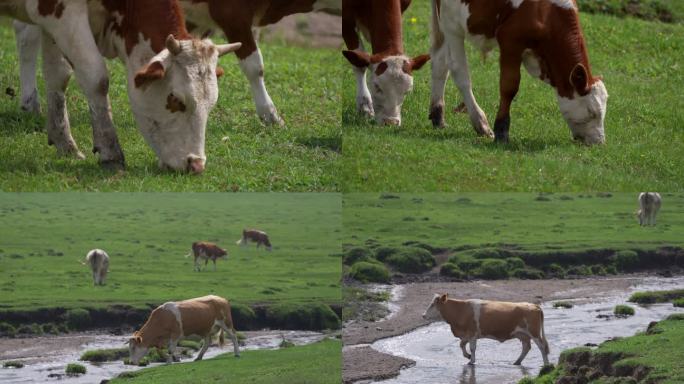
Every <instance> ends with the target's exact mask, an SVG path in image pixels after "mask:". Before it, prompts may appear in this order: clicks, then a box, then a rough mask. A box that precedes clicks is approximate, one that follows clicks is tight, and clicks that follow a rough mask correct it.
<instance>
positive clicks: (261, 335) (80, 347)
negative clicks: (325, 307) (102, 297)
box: [0, 330, 327, 384]
mask: <svg viewBox="0 0 684 384" xmlns="http://www.w3.org/2000/svg"><path fill="white" fill-rule="evenodd" d="M242 333H243V334H244V335H245V337H246V339H245V345H244V346H241V347H240V350H241V351H244V350H255V349H275V348H278V347H279V345H280V343H281V341H282V340H283V338H285V339H287V340H288V341H291V342H293V343H294V344H295V345H305V344H311V343H315V342H318V341H321V340H323V339H325V338H326V337H327V335H325V334H322V333H318V332H307V331H280V330H274V331H254V332H242ZM129 337H130V336H128V335H126V336H112V335H97V334H87V335H66V336H55V337H37V338H29V339H20V340H18V339H12V340H8V339H0V344H1V343H10V342H12V343H13V344H18V345H20V346H19V347H17V348H16V349H14V350H12V351H7V349H6V348H3V349H4V350H5V352H4V353H2V354H0V367H1V366H2V363H3V362H5V361H8V360H16V361H21V362H23V363H24V364H25V366H24V368H20V369H8V368H0V383H3V384H18V383H41V382H60V383H68V384H77V383H89V384H92V383H99V382H100V381H102V380H105V379H111V378H113V377H114V376H116V375H118V374H120V373H122V372H127V371H137V370H139V369H143V368H149V367H153V366H157V365H162V364H163V363H152V364H150V365H148V366H147V367H138V366H131V365H124V364H123V362H121V361H117V362H107V363H90V362H86V361H78V358H79V357H80V356H81V354H82V353H83V352H85V351H87V350H92V349H105V348H106V349H109V348H122V347H124V346H125V345H124V343H125V342H126V340H128V338H129ZM45 344H52V345H53V346H54V345H55V344H57V345H60V344H61V345H63V346H65V348H63V349H59V348H48V349H46V348H45V347H44V345H45ZM227 352H233V345H232V343H231V342H230V340H226V344H225V345H224V347H223V348H218V347H217V346H212V347H209V349H208V350H207V352H206V353H205V354H204V359H205V360H206V359H210V358H212V357H215V356H217V355H220V354H223V353H227ZM195 355H196V353H195V354H193V358H194V356H195ZM183 361H184V362H188V361H192V359H189V358H188V359H183ZM69 363H79V364H82V365H84V366H85V367H86V370H87V372H86V374H85V375H81V376H78V377H69V376H65V375H64V369H65V367H66V365H67V364H69Z"/></svg>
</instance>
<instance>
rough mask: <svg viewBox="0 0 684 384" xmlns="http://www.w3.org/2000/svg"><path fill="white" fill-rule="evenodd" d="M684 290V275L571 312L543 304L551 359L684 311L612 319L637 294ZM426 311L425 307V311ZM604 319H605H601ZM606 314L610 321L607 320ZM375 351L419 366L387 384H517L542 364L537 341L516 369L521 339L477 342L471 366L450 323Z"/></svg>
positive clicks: (579, 304) (663, 307)
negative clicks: (413, 362) (636, 292)
mask: <svg viewBox="0 0 684 384" xmlns="http://www.w3.org/2000/svg"><path fill="white" fill-rule="evenodd" d="M677 288H684V277H677V278H659V277H649V278H646V279H644V280H643V281H642V282H641V283H640V284H638V285H636V286H633V287H632V289H631V290H629V291H628V292H624V293H621V294H615V295H610V296H606V297H603V298H601V299H598V300H592V301H590V302H586V301H583V300H568V301H571V302H574V303H575V306H574V307H573V308H571V309H555V308H553V306H552V302H545V303H544V304H542V308H543V310H544V328H545V332H546V338H547V340H548V342H549V346H550V349H551V353H550V355H549V360H550V361H551V362H552V363H554V364H555V363H556V362H557V361H558V356H559V354H560V352H562V351H563V350H565V349H568V348H573V347H577V346H582V345H585V344H590V345H596V344H601V343H602V342H604V341H606V340H608V339H611V338H613V337H618V336H619V337H625V336H632V335H634V334H635V333H636V332H637V331H642V330H645V329H646V327H647V326H648V324H649V322H651V321H658V320H662V319H663V318H665V317H667V316H668V315H669V314H672V313H676V312H682V308H676V307H674V306H673V305H672V304H671V303H665V304H653V305H648V306H638V305H635V304H632V303H627V304H628V305H631V306H633V307H634V308H635V310H636V314H635V315H634V316H631V317H628V318H615V317H613V316H612V314H613V308H614V307H615V305H617V304H625V303H626V301H627V299H628V298H629V296H630V295H631V294H632V293H633V292H635V291H646V290H665V289H677ZM421 310H423V308H421ZM598 315H602V316H601V317H597V316H598ZM605 315H607V316H608V319H606V318H605V317H604V316H605ZM372 348H374V349H376V350H378V351H380V352H384V353H387V354H391V355H396V356H401V357H405V358H408V359H411V360H414V361H415V362H416V365H415V366H414V367H411V368H407V369H403V370H402V371H401V373H400V374H399V376H397V377H395V378H393V379H389V380H384V381H378V382H377V383H383V384H414V383H421V384H428V383H429V384H433V383H434V384H437V383H440V384H441V383H450V384H453V383H461V384H504V383H516V382H518V381H519V380H520V379H521V378H523V377H524V376H526V375H533V376H536V375H537V374H538V373H539V369H540V368H541V366H542V364H543V362H542V358H541V353H540V352H539V350H538V349H537V348H536V346H535V345H534V343H533V344H532V349H531V350H530V353H529V354H528V355H527V357H526V358H525V360H524V361H523V365H522V366H515V365H513V361H515V359H516V358H517V357H518V355H519V354H520V351H521V344H520V341H518V340H509V341H506V342H505V343H499V342H497V341H494V340H488V339H480V340H478V343H477V355H476V356H477V362H476V364H475V366H469V365H468V364H467V362H468V361H467V359H466V358H465V357H463V355H462V353H461V349H460V347H459V345H458V340H457V339H456V338H454V336H453V335H452V334H451V330H450V328H449V326H448V325H447V323H446V322H439V323H432V324H430V325H428V326H425V327H421V328H418V329H416V330H414V331H412V332H409V333H406V334H404V335H400V336H396V337H391V338H387V339H382V340H379V341H376V342H375V343H373V344H372Z"/></svg>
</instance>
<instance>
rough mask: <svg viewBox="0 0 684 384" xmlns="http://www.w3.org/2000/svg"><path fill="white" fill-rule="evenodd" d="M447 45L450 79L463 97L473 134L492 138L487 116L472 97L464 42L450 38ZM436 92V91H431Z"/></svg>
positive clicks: (458, 38) (458, 37) (461, 39)
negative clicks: (473, 129) (473, 130)
mask: <svg viewBox="0 0 684 384" xmlns="http://www.w3.org/2000/svg"><path fill="white" fill-rule="evenodd" d="M447 42H448V44H449V49H448V53H449V60H448V62H449V66H450V68H449V70H450V71H451V77H452V78H453V79H454V83H456V86H457V87H458V89H459V91H461V95H462V96H463V103H464V104H465V105H466V107H467V108H468V115H469V116H470V122H471V123H472V125H473V128H475V132H477V134H478V135H479V136H487V137H491V138H493V137H494V132H492V130H491V129H490V128H489V123H487V116H485V114H484V112H483V111H482V109H481V108H480V106H479V105H478V104H477V101H476V100H475V95H473V88H472V84H471V82H470V71H469V69H468V58H467V57H466V52H465V45H464V44H465V41H464V38H463V37H460V36H452V37H450V38H447ZM433 92H436V90H433Z"/></svg>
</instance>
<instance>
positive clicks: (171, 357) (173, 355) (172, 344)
mask: <svg viewBox="0 0 684 384" xmlns="http://www.w3.org/2000/svg"><path fill="white" fill-rule="evenodd" d="M178 341H179V340H178V339H175V340H174V339H169V355H168V356H167V357H166V361H167V362H168V363H172V362H174V361H176V362H178V361H180V357H178V356H177V355H176V346H177V345H178Z"/></svg>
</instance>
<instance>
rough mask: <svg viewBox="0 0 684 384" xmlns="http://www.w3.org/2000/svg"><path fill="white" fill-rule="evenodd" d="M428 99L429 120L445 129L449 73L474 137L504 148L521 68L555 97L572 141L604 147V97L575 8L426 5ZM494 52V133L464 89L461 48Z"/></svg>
mask: <svg viewBox="0 0 684 384" xmlns="http://www.w3.org/2000/svg"><path fill="white" fill-rule="evenodd" d="M431 1H432V50H431V56H432V97H431V104H430V119H431V120H432V123H433V125H435V126H443V125H444V88H445V86H446V81H447V77H448V73H449V72H451V76H452V78H453V79H454V82H455V83H456V86H457V87H458V89H459V90H460V92H461V95H462V96H463V98H464V103H465V106H466V107H467V110H468V114H469V115H470V120H471V123H472V125H473V127H474V128H475V131H476V132H477V133H478V134H479V135H482V136H489V137H495V139H496V141H498V142H508V129H509V126H510V109H511V104H512V102H513V99H514V98H515V96H516V94H517V93H518V88H519V85H520V66H521V65H524V66H525V68H526V69H527V71H528V72H529V73H530V75H532V76H533V77H536V78H539V79H540V80H542V81H544V82H546V83H548V84H549V85H551V86H552V87H553V88H554V89H555V90H556V95H557V99H558V103H559V105H560V110H561V113H562V114H563V117H564V118H565V120H566V122H567V123H568V125H569V126H570V130H571V131H572V136H573V137H574V138H575V139H577V140H582V141H583V142H584V143H586V144H600V143H604V142H605V133H604V126H603V125H604V119H605V115H606V103H607V100H608V93H607V91H606V87H605V86H604V85H603V81H602V80H601V78H600V77H596V76H593V75H592V73H591V67H590V66H589V56H588V54H587V49H586V45H585V41H584V36H583V35H582V30H581V27H580V22H579V16H578V12H577V5H576V4H575V1H574V0H449V1H446V0H431ZM466 38H467V39H469V40H470V41H471V42H472V43H473V44H474V45H475V46H476V47H477V48H479V49H481V50H482V51H483V52H485V53H486V52H488V51H490V50H492V49H493V48H495V47H498V48H499V51H500V62H499V67H500V78H499V91H500V101H499V110H498V113H497V115H496V121H495V123H494V132H492V130H491V129H490V128H489V124H488V123H487V117H486V116H485V114H484V112H482V109H480V107H479V105H478V104H477V101H475V96H473V90H472V86H471V82H470V74H469V71H468V61H467V58H466V52H465V45H464V40H465V39H466Z"/></svg>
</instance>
